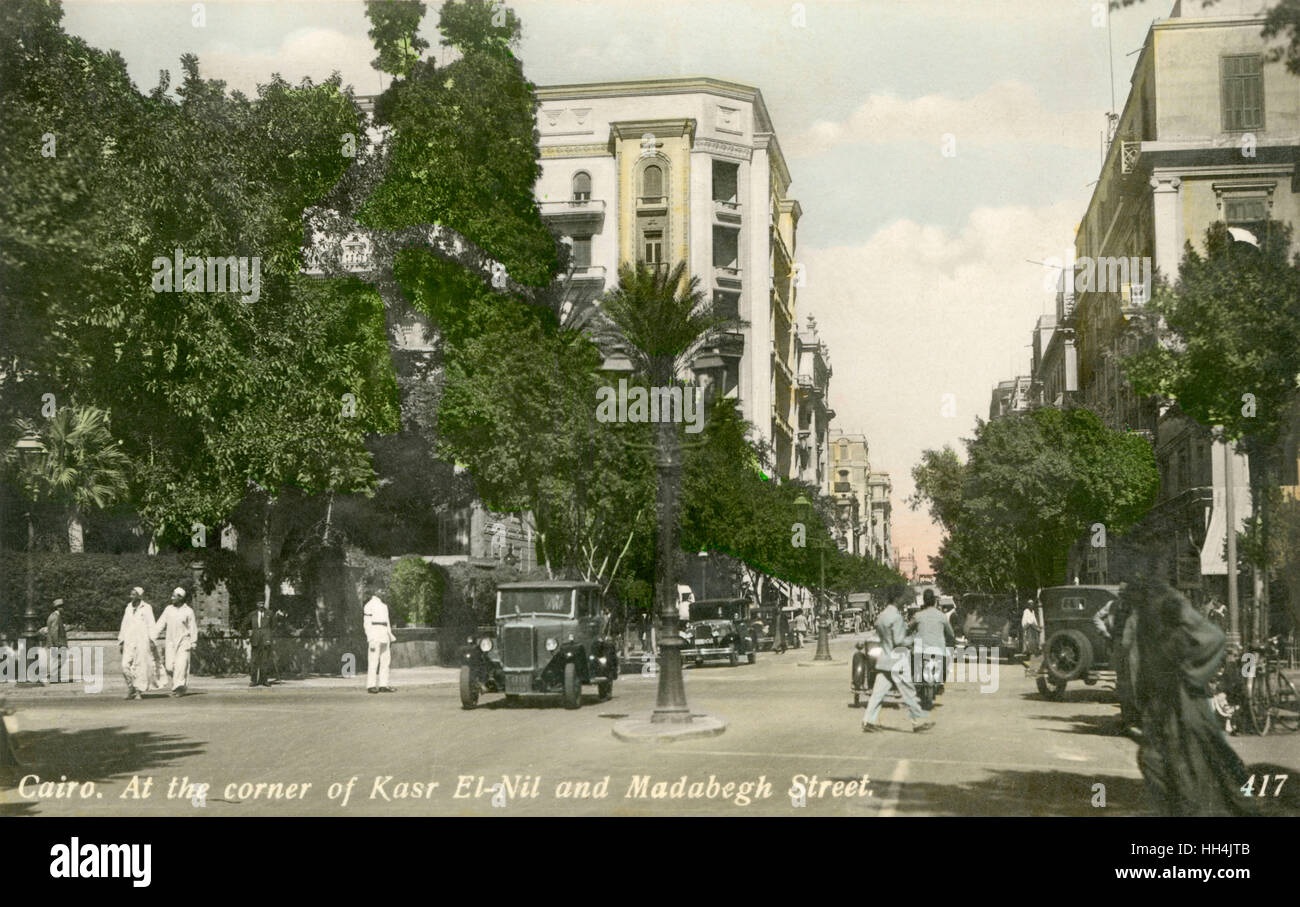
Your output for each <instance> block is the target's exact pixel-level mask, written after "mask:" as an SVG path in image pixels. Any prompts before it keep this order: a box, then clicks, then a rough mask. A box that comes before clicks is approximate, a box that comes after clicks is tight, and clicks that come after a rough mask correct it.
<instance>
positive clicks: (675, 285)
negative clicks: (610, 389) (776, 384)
mask: <svg viewBox="0 0 1300 907" xmlns="http://www.w3.org/2000/svg"><path fill="white" fill-rule="evenodd" d="M600 315H601V316H603V317H599V318H596V319H593V320H592V321H591V322H590V324H591V325H592V332H593V334H594V338H593V339H595V341H596V343H597V344H599V345H600V347H601V349H603V350H607V351H608V350H610V349H611V348H612V347H617V348H620V349H621V350H622V351H623V352H624V353H625V354H626V355H627V356H628V357H629V359H630V360H631V361H632V366H633V368H634V369H635V371H636V372H637V373H638V374H639V375H641V376H642V377H643V378H644V379H646V380H647V381H648V382H649V384H650V385H651V386H652V387H668V386H669V385H671V384H672V383H673V382H674V381H675V379H676V378H677V376H678V374H679V373H681V372H682V371H683V370H684V369H685V368H686V366H687V365H688V364H689V363H690V361H691V360H692V358H693V357H694V355H695V353H696V352H698V351H699V350H700V349H701V348H702V347H704V346H707V345H709V344H710V343H714V342H716V341H717V340H718V339H719V335H720V334H722V333H724V332H726V331H731V330H737V329H739V328H740V327H741V326H742V325H743V322H741V321H739V320H738V319H736V318H734V317H730V316H727V315H724V314H722V313H721V312H719V311H718V310H716V309H715V308H714V305H713V303H712V301H711V300H709V299H708V298H707V297H706V296H705V295H704V293H702V292H701V291H700V288H699V280H698V279H697V278H695V277H690V278H689V279H688V277H687V273H686V264H685V262H682V263H679V264H678V265H677V266H676V267H674V268H673V269H672V270H668V269H667V268H665V267H663V266H648V265H646V264H645V263H642V262H638V263H637V265H636V267H635V268H633V267H630V266H629V265H622V266H620V267H619V270H618V287H617V288H616V289H614V290H612V291H610V292H609V293H607V294H606V295H605V297H604V299H603V300H602V301H601V303H600ZM677 432H678V426H677V425H676V424H674V423H673V422H670V421H667V420H661V421H660V422H659V423H658V425H657V426H656V428H655V467H656V472H657V474H658V487H657V490H656V511H657V520H658V533H657V536H656V542H655V605H656V609H657V610H658V612H659V618H660V620H661V621H662V625H663V635H662V636H661V637H660V648H661V650H662V655H663V666H662V669H661V670H660V672H659V694H658V699H657V701H656V704H655V710H654V714H653V715H652V716H651V720H652V721H656V722H675V723H677V722H689V721H690V720H691V714H690V710H689V709H688V708H687V707H686V688H685V687H684V686H683V684H682V661H681V651H680V648H681V642H682V640H681V636H680V635H679V632H678V631H679V627H678V614H677V601H676V596H677V575H678V566H679V565H678V559H679V552H678V547H679V546H678V509H679V498H680V491H681V480H682V455H681V440H680V438H679V437H678V434H677Z"/></svg>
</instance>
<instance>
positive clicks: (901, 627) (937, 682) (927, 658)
mask: <svg viewBox="0 0 1300 907" xmlns="http://www.w3.org/2000/svg"><path fill="white" fill-rule="evenodd" d="M921 602H922V603H921V607H920V608H919V609H917V610H916V612H915V614H914V615H913V616H912V621H911V626H910V628H909V626H908V623H907V622H906V621H905V620H904V618H903V614H902V612H901V611H899V609H898V606H897V605H896V604H895V603H894V602H890V603H889V604H887V605H886V606H885V607H884V608H883V609H882V610H881V611H880V613H879V614H877V615H876V622H875V627H876V635H877V636H878V637H879V639H880V643H879V645H880V651H881V654H880V656H879V657H878V658H877V659H876V665H875V667H876V675H875V681H874V683H873V686H872V688H871V698H870V699H869V700H868V701H867V710H866V712H865V713H863V715H862V730H863V731H864V732H868V733H870V732H872V731H877V730H879V729H880V707H881V706H882V705H883V704H884V701H885V696H886V695H887V694H888V693H889V691H890V689H894V690H897V691H898V695H899V697H900V698H901V699H902V700H903V707H904V708H906V709H907V714H908V717H909V718H910V719H911V722H912V731H913V732H914V733H920V732H923V731H928V730H930V729H931V728H933V727H934V721H932V720H931V719H930V714H929V712H928V711H927V710H926V709H924V708H922V706H921V702H920V700H919V699H918V697H917V692H916V683H915V680H916V678H914V676H913V674H914V671H913V667H914V665H915V662H914V661H913V654H914V652H915V651H917V650H919V651H920V652H921V659H920V669H921V677H920V681H921V682H922V683H926V684H932V685H933V686H934V687H935V688H936V689H937V688H940V687H942V685H943V679H944V677H945V676H946V675H947V659H948V657H949V655H948V653H949V652H951V651H952V649H953V647H954V646H955V645H956V644H957V639H956V636H955V635H954V634H953V632H952V626H951V625H950V624H949V622H948V616H947V615H946V614H944V613H943V612H942V611H940V610H939V608H938V606H937V599H936V597H935V594H934V590H933V589H926V590H925V592H924V593H923V594H922V599H921Z"/></svg>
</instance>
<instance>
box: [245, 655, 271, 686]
mask: <svg viewBox="0 0 1300 907" xmlns="http://www.w3.org/2000/svg"><path fill="white" fill-rule="evenodd" d="M248 667H249V670H248V679H249V681H250V682H252V683H254V684H263V683H268V682H269V681H270V673H269V672H270V668H271V647H270V646H253V647H252V649H251V653H250V657H249V664H248Z"/></svg>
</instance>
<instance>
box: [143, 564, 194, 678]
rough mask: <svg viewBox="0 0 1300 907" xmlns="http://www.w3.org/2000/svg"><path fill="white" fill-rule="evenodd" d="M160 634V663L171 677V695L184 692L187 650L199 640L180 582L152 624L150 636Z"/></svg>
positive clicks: (187, 663)
mask: <svg viewBox="0 0 1300 907" xmlns="http://www.w3.org/2000/svg"><path fill="white" fill-rule="evenodd" d="M164 638H165V640H166V642H165V646H166V647H165V648H164V649H163V666H164V667H165V669H166V671H167V675H168V676H169V677H170V678H171V683H172V695H173V696H184V695H185V692H186V686H187V684H188V683H189V680H190V653H191V652H193V651H194V646H195V644H196V643H197V642H198V640H199V624H198V621H197V620H196V619H195V617H194V609H193V608H191V607H190V606H189V604H188V603H187V602H186V601H185V590H184V589H182V588H181V587H180V586H177V587H176V588H175V589H174V590H172V600H171V601H170V602H168V604H167V607H166V608H163V613H162V614H161V615H159V617H158V624H157V626H156V627H155V628H154V639H164Z"/></svg>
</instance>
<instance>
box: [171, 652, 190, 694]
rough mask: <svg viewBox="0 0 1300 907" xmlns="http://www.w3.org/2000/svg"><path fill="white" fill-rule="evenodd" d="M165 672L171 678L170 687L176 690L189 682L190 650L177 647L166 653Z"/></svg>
mask: <svg viewBox="0 0 1300 907" xmlns="http://www.w3.org/2000/svg"><path fill="white" fill-rule="evenodd" d="M167 655H168V658H167V673H168V674H170V675H171V678H172V689H173V690H178V689H180V688H181V687H183V686H188V685H189V682H190V650H189V649H177V650H176V651H175V652H168V653H167Z"/></svg>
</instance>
